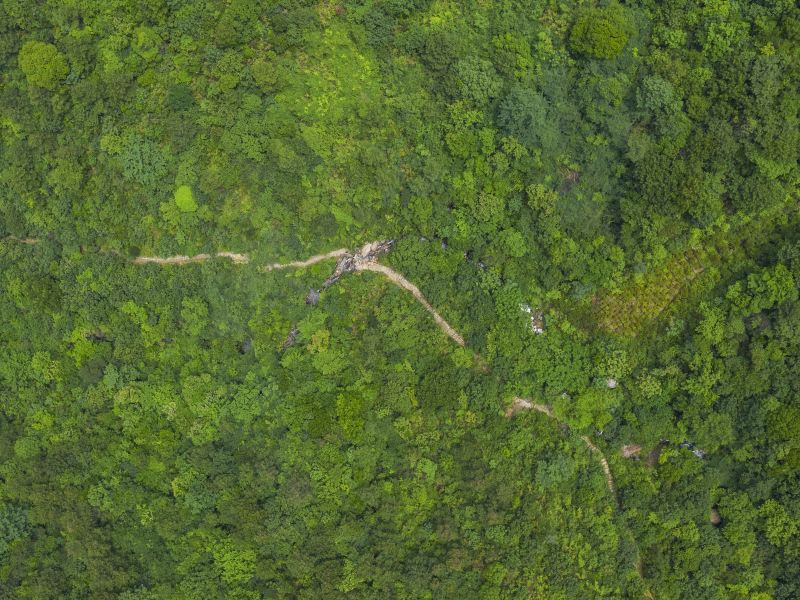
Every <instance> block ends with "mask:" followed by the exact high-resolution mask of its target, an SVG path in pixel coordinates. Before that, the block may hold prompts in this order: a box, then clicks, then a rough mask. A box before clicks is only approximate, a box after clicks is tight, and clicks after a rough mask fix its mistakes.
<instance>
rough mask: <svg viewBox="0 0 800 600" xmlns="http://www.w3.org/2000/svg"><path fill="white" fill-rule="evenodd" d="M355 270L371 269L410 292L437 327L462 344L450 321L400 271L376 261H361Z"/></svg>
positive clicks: (461, 339) (462, 340) (462, 341)
mask: <svg viewBox="0 0 800 600" xmlns="http://www.w3.org/2000/svg"><path fill="white" fill-rule="evenodd" d="M356 271H373V272H375V273H382V274H383V275H385V276H386V277H387V278H388V279H389V281H391V282H392V283H394V284H395V285H397V286H399V287H401V288H403V289H404V290H406V291H407V292H411V295H412V296H414V298H416V299H417V302H419V303H420V304H422V306H423V307H424V308H425V310H427V311H428V312H429V313H430V314H431V316H432V317H433V320H434V321H436V324H437V325H438V326H439V328H440V329H441V330H442V331H444V332H445V333H446V334H447V336H448V337H449V338H450V339H451V340H453V341H454V342H455V343H456V344H458V345H459V346H462V347H463V346H464V338H463V337H461V335H460V334H459V333H458V332H457V331H456V330H455V329H453V327H452V326H451V325H450V323H448V322H447V321H445V320H444V318H443V317H442V315H440V314H439V313H438V312H436V309H434V308H433V307H432V306H431V305H430V303H429V302H428V301H427V300H426V299H425V296H423V295H422V292H420V291H419V288H418V287H417V286H415V285H414V284H413V283H411V282H410V281H409V280H408V279H406V278H405V277H403V276H402V275H400V273H398V272H397V271H395V270H394V269H391V268H389V267H387V266H386V265H381V264H379V263H376V262H367V263H362V264H360V265H358V266H356Z"/></svg>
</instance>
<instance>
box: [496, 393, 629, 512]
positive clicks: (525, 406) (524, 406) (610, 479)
mask: <svg viewBox="0 0 800 600" xmlns="http://www.w3.org/2000/svg"><path fill="white" fill-rule="evenodd" d="M531 409H533V410H536V411H539V412H540V413H543V414H545V415H547V416H548V417H550V418H551V419H556V420H558V419H557V418H556V415H555V413H554V412H553V407H552V406H549V405H547V404H539V403H538V402H532V401H531V400H528V399H527V398H520V397H519V396H515V397H514V399H513V401H512V403H511V406H510V407H509V408H508V410H506V416H507V417H513V416H514V415H515V414H517V413H518V412H522V411H523V410H531ZM559 422H560V421H559ZM581 441H582V442H583V443H584V444H585V445H586V447H587V448H589V450H591V452H592V454H595V455H596V456H597V460H598V462H599V463H600V466H601V467H602V469H603V474H604V475H605V478H606V485H607V486H608V490H609V491H610V492H611V495H612V496H614V502H617V487H616V485H615V483H614V476H613V475H612V474H611V467H610V466H609V465H608V461H607V460H606V457H605V455H604V454H603V451H602V450H600V448H598V447H597V446H595V445H594V443H593V442H592V440H591V438H590V437H589V436H588V435H582V436H581Z"/></svg>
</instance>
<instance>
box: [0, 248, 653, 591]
mask: <svg viewBox="0 0 800 600" xmlns="http://www.w3.org/2000/svg"><path fill="white" fill-rule="evenodd" d="M2 239H3V240H5V241H12V242H17V243H22V244H28V245H33V244H37V243H39V240H38V239H36V238H19V237H16V236H7V237H5V238H2ZM391 243H392V242H391V241H376V242H370V243H367V244H365V245H364V246H362V247H361V248H360V249H358V250H356V251H354V252H351V251H349V250H347V249H346V248H339V249H337V250H331V251H330V252H327V253H324V254H316V255H314V256H311V257H309V258H307V259H305V260H296V261H290V262H287V263H272V264H269V265H263V266H261V267H259V268H258V269H259V271H261V272H264V273H266V272H269V271H273V270H280V269H290V268H303V267H308V266H311V265H314V264H316V263H319V262H322V261H325V260H330V259H333V258H337V259H339V260H338V262H337V265H336V269H335V270H334V274H333V275H332V276H331V277H329V278H328V281H331V282H332V281H336V280H338V278H339V277H340V276H341V275H343V274H344V273H350V272H362V271H371V272H373V273H380V274H382V275H384V276H385V277H386V278H387V279H389V281H391V282H392V283H394V284H395V285H397V286H398V287H400V288H402V289H404V290H406V291H407V292H409V293H410V294H411V295H412V296H414V298H415V299H416V300H417V302H419V303H420V304H421V305H422V306H423V308H424V309H425V310H426V311H427V312H428V313H430V315H431V316H432V317H433V320H434V321H435V322H436V324H437V325H438V326H439V328H440V329H441V330H442V331H443V332H444V333H445V334H446V335H447V336H448V337H449V338H450V339H452V340H453V341H454V342H455V343H456V344H458V345H459V346H461V347H464V346H465V342H464V338H463V337H462V336H461V334H459V333H458V332H457V331H456V330H455V329H454V328H453V326H452V325H450V324H449V323H448V322H447V321H446V320H445V319H444V317H442V316H441V315H440V314H439V313H438V311H437V310H436V309H435V308H433V306H431V304H430V302H428V300H427V299H426V298H425V296H424V295H423V294H422V292H421V291H420V289H419V288H418V287H417V286H416V285H414V284H413V283H411V282H410V281H409V280H408V279H406V278H405V277H404V276H403V275H401V274H400V273H398V272H397V271H395V270H394V269H392V268H391V267H387V266H386V265H383V264H380V263H378V262H377V256H378V255H379V254H381V253H383V252H386V251H388V248H389V247H390V246H391ZM212 258H227V259H229V260H231V261H232V262H233V263H234V264H246V263H249V262H250V257H249V256H248V255H247V254H241V253H237V252H230V251H220V252H215V253H203V254H196V255H194V256H185V255H175V256H166V257H160V256H138V257H136V258H133V259H130V262H131V263H132V264H135V265H145V264H157V265H164V266H169V265H185V264H190V263H199V262H204V261H207V260H210V259H212ZM326 284H328V285H330V284H329V283H328V282H327V281H326ZM531 409H532V410H536V411H538V412H540V413H543V414H545V415H547V416H548V417H549V418H551V419H554V420H558V419H557V417H556V415H555V413H554V412H553V409H552V407H550V406H549V405H547V404H539V403H537V402H533V401H531V400H528V399H525V398H520V397H515V398H514V399H513V401H512V404H511V406H510V407H509V408H508V410H507V411H506V416H507V417H513V416H514V415H515V414H516V413H518V412H521V411H524V410H531ZM559 422H560V423H562V425H565V424H564V423H563V422H561V421H559ZM581 440H582V441H583V443H584V444H585V445H586V447H587V448H588V449H589V450H590V452H591V453H592V454H594V455H596V456H597V457H598V462H599V463H600V466H601V468H602V470H603V474H604V477H605V480H606V485H607V486H608V489H609V491H610V492H611V495H612V497H613V498H614V503H615V505H617V506H619V500H618V498H617V495H616V485H615V482H614V477H613V475H612V473H611V467H610V466H609V464H608V460H606V457H605V455H604V454H603V452H602V451H601V450H600V448H598V447H597V446H596V445H595V444H594V443H593V442H592V440H591V438H589V436H586V435H582V436H581ZM637 551H638V549H637ZM637 571H638V572H639V574H640V576H641V575H642V573H641V563H640V561H639V559H638V557H637ZM642 579H644V578H643V577H642ZM646 594H647V597H648V598H652V595H651V593H650V592H649V591H647V593H646Z"/></svg>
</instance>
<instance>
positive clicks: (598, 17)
mask: <svg viewBox="0 0 800 600" xmlns="http://www.w3.org/2000/svg"><path fill="white" fill-rule="evenodd" d="M632 29H633V26H632V23H631V21H630V18H629V17H628V15H627V13H626V12H625V9H624V8H623V7H622V6H620V5H619V4H611V5H609V6H606V7H605V8H594V9H591V10H588V11H586V12H584V13H583V14H581V15H580V16H579V17H578V18H577V19H576V21H575V24H574V25H573V26H572V31H571V32H570V46H571V47H572V49H573V50H574V51H575V52H576V53H577V54H586V55H589V56H593V57H595V58H614V57H616V56H617V55H619V53H620V52H622V49H623V48H624V47H625V45H626V44H627V43H628V38H629V37H630V36H631V34H632V33H633V31H632Z"/></svg>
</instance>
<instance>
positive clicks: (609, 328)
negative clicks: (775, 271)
mask: <svg viewBox="0 0 800 600" xmlns="http://www.w3.org/2000/svg"><path fill="white" fill-rule="evenodd" d="M787 202H788V203H786V204H784V203H779V204H776V205H774V206H771V207H769V208H766V209H764V210H762V211H761V212H760V213H757V214H754V215H741V214H739V215H736V216H734V217H733V218H732V219H731V222H729V223H728V226H725V227H719V226H712V228H711V231H709V232H708V233H707V234H706V236H705V241H704V242H703V245H702V247H700V248H689V249H688V250H685V251H683V252H681V253H679V254H676V255H674V256H673V257H671V258H670V259H668V260H667V262H666V263H665V264H664V265H663V266H661V267H658V268H656V269H654V270H652V271H650V272H648V273H646V274H644V275H643V276H642V277H641V278H636V279H633V280H631V281H630V282H629V283H628V284H626V285H624V286H623V288H622V289H620V290H616V291H613V292H600V293H598V294H597V295H596V296H595V297H594V298H593V299H592V304H593V305H594V313H595V316H596V319H597V321H596V322H597V325H598V327H599V328H600V329H602V330H604V331H606V332H608V333H612V334H616V335H624V336H635V335H636V334H637V333H639V331H640V330H641V329H642V328H643V327H644V326H645V325H646V324H647V323H649V322H651V321H653V320H655V319H656V318H657V317H658V316H659V315H660V314H661V313H662V312H664V310H666V309H667V308H668V307H669V306H670V304H672V302H673V301H674V300H675V298H677V297H678V296H679V295H680V294H681V293H682V292H684V291H685V290H686V289H687V287H688V285H689V284H690V283H691V282H692V281H694V280H695V279H696V278H697V276H698V275H700V274H701V273H702V272H703V271H704V270H706V268H708V267H709V266H711V265H716V264H720V263H722V262H725V261H729V260H730V258H731V256H732V255H733V254H734V252H735V248H736V247H737V246H739V245H741V244H742V243H743V242H745V241H746V240H750V241H756V242H757V241H758V240H763V239H766V238H767V237H768V234H769V232H770V231H772V230H773V229H774V227H775V226H776V225H777V223H778V222H779V221H780V219H781V218H786V217H788V215H789V213H790V212H792V211H793V212H795V213H796V212H797V208H798V207H797V204H796V203H794V202H791V201H790V200H789V201H787Z"/></svg>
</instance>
